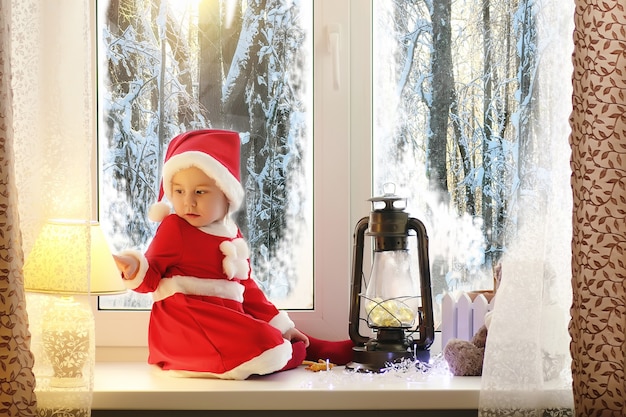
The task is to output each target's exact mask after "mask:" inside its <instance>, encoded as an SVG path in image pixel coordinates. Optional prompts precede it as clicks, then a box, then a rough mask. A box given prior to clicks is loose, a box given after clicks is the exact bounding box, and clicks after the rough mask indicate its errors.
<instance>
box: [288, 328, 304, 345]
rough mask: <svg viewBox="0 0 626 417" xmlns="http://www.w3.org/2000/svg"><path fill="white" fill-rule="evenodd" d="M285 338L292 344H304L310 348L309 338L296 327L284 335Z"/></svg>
mask: <svg viewBox="0 0 626 417" xmlns="http://www.w3.org/2000/svg"><path fill="white" fill-rule="evenodd" d="M283 337H284V338H285V339H287V340H289V341H290V342H291V343H295V342H304V346H305V347H309V338H308V337H307V336H306V335H305V334H304V333H302V332H301V331H300V330H298V329H296V328H295V327H294V328H292V329H289V330H287V331H286V332H285V333H283Z"/></svg>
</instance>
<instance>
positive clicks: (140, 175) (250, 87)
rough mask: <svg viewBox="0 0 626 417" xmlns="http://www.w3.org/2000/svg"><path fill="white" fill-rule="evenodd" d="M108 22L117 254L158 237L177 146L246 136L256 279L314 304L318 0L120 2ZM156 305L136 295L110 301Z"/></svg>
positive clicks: (104, 192) (244, 161)
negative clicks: (164, 182) (313, 35)
mask: <svg viewBox="0 0 626 417" xmlns="http://www.w3.org/2000/svg"><path fill="white" fill-rule="evenodd" d="M98 19H99V21H98V36H99V47H98V56H99V63H100V69H99V74H98V78H99V87H98V97H99V99H98V100H99V111H100V118H99V150H100V151H99V153H100V155H99V159H100V179H99V183H100V184H99V185H100V192H99V210H100V213H99V218H100V222H101V224H102V226H103V228H104V229H105V230H106V231H107V233H108V235H109V237H110V241H111V244H112V245H113V246H114V248H113V249H114V250H115V251H119V250H122V249H125V248H137V249H141V250H143V249H145V247H146V245H147V242H149V240H150V238H151V237H152V235H153V233H154V231H155V229H156V226H157V224H155V223H153V222H151V221H150V220H149V219H148V217H147V210H148V209H149V207H150V205H151V204H152V203H154V202H156V201H157V198H158V189H159V181H160V177H161V172H160V169H161V165H162V161H163V156H164V154H165V150H166V149H167V144H168V142H169V140H170V139H171V138H173V137H174V136H176V135H177V134H179V133H182V132H184V131H187V130H191V129H197V128H219V129H230V130H235V131H237V132H240V136H241V144H242V148H241V182H242V185H243V187H244V189H245V192H246V199H245V202H244V206H243V207H242V208H241V209H240V210H239V212H238V213H237V219H236V220H237V223H238V225H239V227H240V229H241V230H242V233H243V234H244V236H245V237H246V238H247V240H248V243H249V245H250V248H251V262H252V264H253V271H254V274H255V278H256V279H257V281H258V282H259V285H260V286H261V287H262V288H263V289H264V290H265V291H266V293H267V294H268V297H269V298H270V299H272V301H274V302H275V303H276V305H277V306H279V307H281V308H292V309H308V308H311V306H312V303H313V299H312V297H313V295H312V287H313V284H312V279H313V276H312V270H313V268H312V256H313V255H312V250H311V249H310V248H311V245H312V243H311V239H312V226H311V223H312V216H311V204H312V196H311V193H310V190H311V189H312V187H311V183H310V182H311V173H310V172H309V171H310V169H309V167H310V166H311V165H312V163H311V157H312V156H311V147H312V139H311V123H310V120H309V119H310V113H311V97H310V93H311V92H310V84H311V82H310V79H309V74H310V73H311V69H310V65H311V56H310V54H311V48H310V37H309V33H310V29H309V26H310V24H311V22H312V16H311V4H310V2H307V1H302V2H293V1H286V0H285V1H263V2H257V1H232V0H223V1H215V0H211V1H206V0H188V1H181V0H110V1H99V2H98ZM293 259H297V260H298V262H297V264H296V263H294V262H293V261H292V260H293ZM150 303H151V300H150V297H149V296H146V295H139V294H136V293H132V292H129V293H128V294H126V295H124V296H119V297H101V298H100V303H99V305H100V308H104V309H107V308H108V309H112V308H113V309H119V308H122V309H132V308H139V309H145V308H149V307H150Z"/></svg>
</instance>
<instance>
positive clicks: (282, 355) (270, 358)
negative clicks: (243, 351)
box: [154, 340, 293, 380]
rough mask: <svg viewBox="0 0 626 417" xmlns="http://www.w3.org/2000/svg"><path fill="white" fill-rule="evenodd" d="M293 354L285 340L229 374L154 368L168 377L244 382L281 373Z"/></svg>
mask: <svg viewBox="0 0 626 417" xmlns="http://www.w3.org/2000/svg"><path fill="white" fill-rule="evenodd" d="M292 354H293V347H292V346H291V342H289V341H287V340H284V341H283V343H282V344H280V345H278V346H276V347H274V348H272V349H268V350H266V351H265V352H263V353H262V354H260V355H259V356H257V357H255V358H252V359H250V360H249V361H248V362H244V363H242V364H241V365H239V366H237V367H236V368H233V369H231V370H230V371H228V372H224V373H223V374H215V373H212V372H195V371H185V370H162V369H161V368H159V367H158V366H156V365H154V367H155V368H158V369H161V372H165V373H167V375H171V376H174V377H181V378H219V379H236V380H243V379H246V378H248V377H249V376H250V375H267V374H271V373H273V372H276V371H280V370H281V369H282V368H284V367H285V365H287V362H289V360H290V359H291V356H292Z"/></svg>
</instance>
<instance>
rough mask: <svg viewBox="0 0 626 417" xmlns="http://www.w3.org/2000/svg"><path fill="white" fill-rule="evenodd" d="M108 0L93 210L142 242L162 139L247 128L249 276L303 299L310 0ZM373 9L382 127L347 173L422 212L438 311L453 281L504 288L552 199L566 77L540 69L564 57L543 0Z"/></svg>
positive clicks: (401, 3)
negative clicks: (533, 223) (553, 52)
mask: <svg viewBox="0 0 626 417" xmlns="http://www.w3.org/2000/svg"><path fill="white" fill-rule="evenodd" d="M337 1H340V0H337ZM357 3H358V4H359V6H360V4H361V3H360V2H357ZM98 5H99V6H98V7H99V9H100V15H99V16H100V28H99V36H100V38H101V39H100V47H99V48H100V50H99V54H100V61H101V62H103V63H104V65H103V66H102V67H101V69H100V74H99V80H100V83H99V97H100V99H99V102H100V110H101V119H100V131H99V138H100V149H101V152H100V159H101V167H100V173H101V177H100V187H101V191H100V220H101V223H102V224H103V227H104V228H105V230H107V231H108V232H109V233H110V235H111V236H112V237H114V240H113V241H114V242H115V243H114V245H115V249H120V248H123V247H128V246H135V247H141V246H142V245H144V244H145V242H146V241H147V239H148V238H149V237H150V236H151V235H152V233H153V231H154V228H155V227H156V225H155V224H152V223H151V222H150V221H149V220H147V216H146V210H147V209H148V207H149V206H150V204H151V203H152V202H154V201H155V199H156V190H158V179H159V177H160V173H159V172H158V169H159V165H160V162H161V161H162V157H163V152H164V150H165V149H166V146H167V141H168V140H169V139H171V138H172V137H173V136H175V135H176V134H177V133H180V132H182V131H184V130H188V129H192V128H197V127H216V128H228V129H233V130H237V131H239V132H241V138H242V161H241V166H242V183H243V185H244V187H245V190H246V205H245V207H244V208H243V209H242V210H241V211H240V213H239V215H238V218H237V221H238V223H239V225H240V227H241V229H242V231H243V233H244V235H245V236H246V237H247V239H248V241H249V243H250V246H251V249H252V262H253V268H254V271H255V277H256V279H257V280H259V282H260V284H261V285H262V286H263V288H264V289H265V290H266V291H267V293H268V296H269V297H270V298H271V299H272V300H273V301H274V302H276V304H277V305H279V306H280V307H283V308H292V309H305V308H310V306H311V305H312V300H313V294H312V290H311V288H312V280H313V268H312V263H313V261H312V258H313V253H312V247H313V243H312V226H311V224H312V222H313V212H312V210H313V209H312V199H313V196H312V195H311V193H312V185H311V184H312V181H313V179H312V178H313V177H314V173H313V172H312V158H311V153H312V152H311V149H312V147H313V135H312V131H311V120H312V117H313V115H312V112H311V108H312V104H311V103H312V100H313V97H312V94H311V91H312V87H311V82H310V80H311V79H312V74H311V68H312V66H311V62H312V60H313V55H312V49H313V48H312V45H311V38H312V35H311V33H310V31H311V27H312V17H311V16H312V8H313V7H315V2H313V1H297V0H291V1H290V0H280V1H279V0H266V1H253V0H243V1H238V0H211V1H209V0H195V1H191V0H189V1H180V0H169V1H168V0H112V1H109V2H108V3H106V4H105V3H104V2H102V1H99V3H98ZM366 5H369V6H371V12H372V14H371V15H372V27H371V39H372V48H373V49H372V51H371V55H372V56H373V57H375V59H374V60H373V62H372V76H373V79H372V105H373V108H372V112H371V117H372V119H371V121H370V119H369V115H363V120H361V121H360V122H362V123H370V122H371V125H372V127H373V138H372V143H371V145H372V154H373V158H372V160H373V176H372V178H371V179H370V178H363V177H362V176H358V178H353V179H352V180H351V181H370V180H371V184H372V190H373V195H381V194H382V193H383V185H384V184H387V183H394V184H395V185H396V194H398V195H400V196H402V197H406V198H407V199H408V206H407V211H408V212H409V213H410V215H411V216H412V217H417V218H419V219H420V220H422V221H423V222H424V223H425V225H426V228H427V231H428V235H429V241H430V248H429V249H430V251H429V252H430V261H431V279H432V290H433V300H434V301H435V317H438V316H439V307H438V303H439V302H440V301H441V298H442V296H443V294H445V293H446V292H454V291H457V290H479V289H480V290H482V289H492V288H493V285H494V283H493V277H494V271H496V270H497V266H498V265H499V263H500V261H501V259H502V257H503V256H504V255H505V254H506V253H507V251H508V250H509V249H510V247H511V246H512V245H513V243H514V242H515V240H516V239H517V237H518V236H517V233H518V231H519V229H520V227H521V225H522V224H523V222H524V219H533V215H534V214H537V213H540V212H542V211H543V210H544V209H545V207H546V205H547V204H548V203H549V200H550V198H551V196H554V195H555V192H556V191H555V190H554V189H553V188H552V187H553V180H552V179H551V178H552V177H553V176H554V175H555V174H554V172H553V160H552V156H551V155H554V152H555V149H556V148H558V146H562V145H563V144H564V145H565V146H567V129H568V127H567V116H566V117H563V115H562V114H560V113H559V111H560V109H559V108H558V106H553V105H551V97H552V96H553V95H558V94H560V93H562V92H561V91H551V90H550V87H549V86H550V80H549V77H559V76H561V77H562V76H563V74H559V73H558V71H550V74H547V73H543V74H541V71H539V68H540V63H541V62H544V65H545V63H546V62H548V63H549V62H552V61H553V62H555V63H556V64H554V65H555V66H554V67H556V66H558V65H559V59H562V58H563V57H559V56H544V55H541V48H540V42H539V41H538V39H539V38H542V39H543V42H550V39H551V36H552V34H551V32H550V30H551V28H550V27H546V25H545V24H542V23H541V20H539V19H537V14H536V8H537V5H536V2H534V1H532V0H482V1H475V0H455V1H437V0H421V1H418V0H375V1H372V2H366V1H363V7H365V6H366ZM359 6H354V7H359ZM544 7H546V6H545V5H544ZM555 15H556V16H558V13H557V14H555ZM563 18H567V16H566V15H564V16H563ZM352 22H353V23H352V24H355V25H356V24H363V22H357V21H354V20H353V21H352ZM331 23H332V22H331ZM554 26H556V24H554ZM344 33H345V32H344ZM351 52H352V53H353V54H354V53H356V52H358V51H356V52H355V51H351ZM565 59H567V57H566V58H565ZM358 70H359V69H356V68H355V69H353V71H358ZM540 74H541V75H542V77H543V78H540V77H539V75H540ZM563 120H565V122H563ZM564 132H565V133H564ZM349 139H350V138H336V139H335V140H349ZM353 143H357V141H356V140H353ZM556 152H557V154H558V153H559V152H561V151H560V150H557V151H556ZM565 152H567V151H565ZM562 153H563V152H561V154H562ZM559 175H561V174H559ZM566 187H567V184H565V185H564V189H565V188H566ZM552 200H554V199H552ZM355 203H356V202H355ZM345 210H346V215H347V213H348V211H349V207H346V208H345ZM363 214H364V215H365V214H366V213H363ZM537 217H539V218H542V216H537ZM566 220H567V216H566ZM346 253H349V250H346ZM293 259H298V261H297V264H294V262H293V261H290V260H293ZM414 270H417V268H414ZM334 279H337V278H336V277H335V278H334ZM345 279H346V282H347V280H348V277H346V278H345ZM298 291H302V293H300V294H301V295H296V293H297V292H298ZM302 294H304V295H302ZM137 297H138V296H137V295H136V294H129V295H127V296H124V297H120V298H119V300H123V301H118V300H117V299H116V300H115V301H110V300H111V299H113V297H107V300H106V301H107V307H108V308H133V307H141V308H145V307H147V306H148V307H149V300H148V299H147V298H146V299H141V300H140V299H138V298H137ZM293 300H297V302H293ZM345 302H346V303H348V302H349V300H345ZM101 306H102V302H101Z"/></svg>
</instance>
